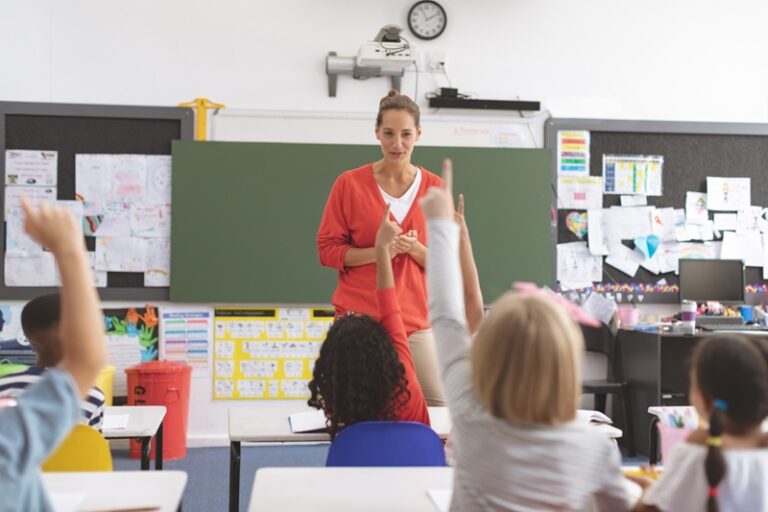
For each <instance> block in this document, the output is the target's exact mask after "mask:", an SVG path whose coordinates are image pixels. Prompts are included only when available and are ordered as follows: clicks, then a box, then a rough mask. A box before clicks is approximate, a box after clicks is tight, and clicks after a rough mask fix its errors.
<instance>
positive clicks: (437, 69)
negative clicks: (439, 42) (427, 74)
mask: <svg viewBox="0 0 768 512" xmlns="http://www.w3.org/2000/svg"><path fill="white" fill-rule="evenodd" d="M445 60H446V55H445V52H427V69H428V70H429V71H431V72H432V73H441V72H442V71H443V70H444V69H445Z"/></svg>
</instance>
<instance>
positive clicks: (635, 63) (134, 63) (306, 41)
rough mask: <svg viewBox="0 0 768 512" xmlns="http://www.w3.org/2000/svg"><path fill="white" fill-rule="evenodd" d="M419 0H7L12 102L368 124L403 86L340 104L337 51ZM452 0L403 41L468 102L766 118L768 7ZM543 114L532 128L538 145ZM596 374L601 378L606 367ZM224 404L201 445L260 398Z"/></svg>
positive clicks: (208, 411)
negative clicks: (438, 68) (187, 109)
mask: <svg viewBox="0 0 768 512" xmlns="http://www.w3.org/2000/svg"><path fill="white" fill-rule="evenodd" d="M414 2H415V0H390V1H388V2H374V1H371V0H362V1H358V2H349V1H348V0H321V1H318V0H282V1H281V2H268V1H266V0H227V1H223V2H215V1H213V0H164V1H162V2H157V1H151V0H134V1H131V2H104V1H99V0H67V1H57V0H24V1H19V0H0V66H1V67H0V69H2V72H0V100H4V101H41V102H66V103H105V104H129V105H130V104H134V105H175V104H177V103H179V102H182V101H188V100H191V99H193V98H195V97H201V96H202V97H208V98H210V99H212V100H214V101H217V102H222V103H225V104H226V105H227V107H228V112H231V113H232V116H231V117H229V119H228V121H229V125H228V126H229V128H232V127H234V132H235V133H236V134H237V135H233V134H232V132H230V134H229V136H226V137H218V138H219V139H222V138H227V139H233V138H238V136H239V137H240V138H239V139H238V140H253V139H252V138H251V137H250V135H251V134H253V133H255V132H254V130H256V128H254V127H258V119H261V118H264V117H266V118H269V117H270V116H269V115H268V114H264V113H263V111H284V112H293V113H301V112H311V113H312V116H319V117H320V118H325V117H326V116H325V115H324V114H323V113H329V115H330V117H333V116H334V115H336V116H338V115H340V113H353V114H355V113H356V114H357V119H358V120H360V119H367V116H370V115H371V114H372V111H373V110H374V108H375V106H376V103H377V101H378V99H379V98H380V97H381V96H382V95H383V94H385V93H386V91H387V90H388V89H389V80H388V79H385V78H372V79H370V80H365V81H356V80H353V79H352V78H351V77H340V79H339V84H338V97H336V98H329V97H328V95H327V80H326V75H325V64H324V62H325V61H324V59H325V55H326V54H327V52H328V51H336V52H338V53H339V54H340V55H344V56H351V55H354V54H355V53H356V52H357V49H358V48H359V46H360V44H361V42H362V41H364V40H366V39H370V38H372V37H373V36H374V35H375V34H376V32H377V31H378V29H379V28H380V27H381V26H382V25H384V24H387V23H397V24H401V25H403V26H404V25H405V17H406V14H407V11H408V9H409V7H410V6H411V5H412V4H413V3H414ZM440 2H441V3H442V4H443V5H444V6H445V7H446V9H447V12H448V28H447V30H446V32H445V33H444V34H443V35H442V36H441V37H440V38H439V39H437V40H435V41H432V42H421V41H418V40H415V38H413V37H412V36H410V34H409V33H408V32H407V30H406V33H405V35H406V37H411V39H412V40H413V41H414V42H415V44H416V45H417V49H418V50H420V51H421V52H422V55H423V54H424V53H426V52H443V53H445V55H446V57H447V59H446V61H447V65H446V70H447V75H448V77H450V84H451V85H453V86H454V87H458V88H459V89H460V90H461V91H462V92H466V93H473V94H476V95H477V96H479V97H482V98H487V99H514V98H516V97H519V98H521V99H525V100H538V101H541V102H542V104H543V107H544V108H545V109H548V110H549V112H550V113H551V114H552V115H553V116H555V117H591V118H620V119H658V120H702V121H734V122H736V121H744V122H747V121H750V122H768V67H766V65H765V63H764V62H765V59H764V50H765V48H766V47H768V44H766V43H768V32H766V31H765V30H764V26H763V24H764V21H763V20H765V19H768V3H765V2H762V1H761V0H734V1H733V2H730V3H723V2H714V1H712V0H703V1H702V0H697V1H694V0H675V1H673V2H670V1H668V0H648V1H646V2H642V3H630V2H616V1H615V0H591V1H590V2H570V1H567V0H473V1H471V2H470V1H467V0H440ZM425 64H426V62H424V61H423V60H422V62H421V66H420V68H421V69H422V70H423V69H425ZM416 77H417V74H416V73H415V72H414V71H409V72H408V73H407V75H406V77H405V78H404V80H403V91H404V92H406V93H408V94H414V92H415V89H416V86H417V84H416ZM447 85H449V81H448V79H447V78H446V76H444V75H443V74H439V73H437V74H436V73H428V72H420V73H418V90H419V93H420V94H419V98H418V101H419V103H420V104H421V105H422V106H423V107H426V105H427V102H426V100H425V99H424V97H423V94H424V93H425V92H426V91H432V90H434V89H435V88H436V87H439V86H447ZM238 111H242V112H244V114H243V116H244V117H243V118H242V119H240V120H238V119H237V118H236V116H237V112H238ZM248 111H258V112H256V113H255V114H254V113H253V112H250V113H249V112H248ZM425 114H426V116H427V119H428V120H429V117H428V116H433V118H439V117H441V116H461V115H468V116H471V117H473V118H476V117H477V116H486V115H487V116H488V118H489V119H490V118H493V117H494V116H496V117H497V118H498V116H500V115H501V116H502V117H509V116H515V115H516V113H514V112H511V113H503V114H498V113H496V114H492V113H478V112H477V111H469V112H461V111H458V112H455V111H451V112H447V111H445V110H443V111H441V112H430V110H429V109H426V110H425ZM299 115H300V114H299ZM361 116H362V117H361ZM276 117H280V115H278V116H276ZM352 117H354V116H352ZM249 118H250V119H251V120H252V119H253V118H257V120H256V121H255V122H253V123H252V122H251V121H249ZM542 119H543V118H537V119H536V120H530V121H528V122H529V123H530V124H531V125H532V126H533V131H532V132H531V133H532V134H533V135H532V137H531V139H535V140H536V145H541V123H542ZM435 120H436V119H435ZM497 120H498V119H497ZM240 121H242V122H245V123H251V124H248V125H247V126H245V125H243V126H240V125H238V124H237V123H238V122H240ZM503 122H509V121H503ZM254 123H255V124H254ZM214 124H215V123H214ZM220 128H221V133H223V132H224V125H223V124H221V125H220ZM238 130H239V131H238ZM454 133H455V132H454ZM304 142H311V140H306V141H304ZM369 142H373V141H372V140H371V141H369ZM161 305H162V304H161ZM589 366H590V368H588V370H587V372H586V373H587V376H589V375H590V374H591V373H592V372H594V371H597V372H598V373H599V372H600V371H601V367H600V365H599V364H597V363H594V364H593V363H590V365H589ZM595 368H597V370H595ZM211 396H212V392H211V384H210V379H194V380H193V384H192V403H191V409H190V426H189V435H190V445H195V446H196V445H208V444H211V443H212V442H220V443H225V442H226V425H227V423H226V410H227V409H228V408H229V407H248V406H252V405H253V403H254V402H227V401H221V402H213V401H212V399H211ZM297 405H299V404H297ZM262 406H263V407H269V403H262Z"/></svg>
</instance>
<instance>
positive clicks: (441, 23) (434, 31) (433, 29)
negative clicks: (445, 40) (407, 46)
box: [408, 0, 448, 39]
mask: <svg viewBox="0 0 768 512" xmlns="http://www.w3.org/2000/svg"><path fill="white" fill-rule="evenodd" d="M447 23H448V17H447V16H446V15H445V9H443V7H442V6H441V5H440V4H438V3H437V2H433V1H432V0H424V1H421V2H416V3H415V4H414V6H413V7H411V10H410V11H409V12H408V27H409V28H410V29H411V32H413V33H414V35H415V36H416V37H418V38H419V39H435V38H436V37H438V36H439V35H440V34H442V33H443V31H444V30H445V25H446V24H447Z"/></svg>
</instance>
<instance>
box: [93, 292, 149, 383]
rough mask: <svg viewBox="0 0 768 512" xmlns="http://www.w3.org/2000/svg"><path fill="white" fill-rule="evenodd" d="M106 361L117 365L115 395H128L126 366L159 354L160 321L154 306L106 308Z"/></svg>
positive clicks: (104, 311)
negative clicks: (158, 327)
mask: <svg viewBox="0 0 768 512" xmlns="http://www.w3.org/2000/svg"><path fill="white" fill-rule="evenodd" d="M103 313H104V328H105V330H106V331H107V354H108V355H107V362H108V363H109V364H111V365H112V366H114V367H115V389H114V394H115V396H124V395H125V394H126V391H127V388H126V384H127V381H126V377H125V369H126V368H128V367H130V366H133V365H136V364H139V363H142V362H146V361H154V360H155V359H157V355H158V333H157V326H158V324H159V323H160V320H159V319H158V317H157V311H156V310H155V308H154V306H147V307H146V308H127V309H125V308H116V309H105V310H103Z"/></svg>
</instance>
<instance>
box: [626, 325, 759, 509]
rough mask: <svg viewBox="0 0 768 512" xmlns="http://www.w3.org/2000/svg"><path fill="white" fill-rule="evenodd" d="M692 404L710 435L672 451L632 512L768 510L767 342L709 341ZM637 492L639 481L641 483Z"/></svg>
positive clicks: (699, 354) (698, 362) (694, 370)
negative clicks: (767, 429)
mask: <svg viewBox="0 0 768 512" xmlns="http://www.w3.org/2000/svg"><path fill="white" fill-rule="evenodd" d="M689 395H690V399H691V403H692V404H693V405H694V406H695V407H696V411H697V412H698V413H699V417H700V418H703V419H705V420H707V421H708V423H709V428H702V429H699V430H697V431H695V432H694V433H692V434H691V435H690V436H689V437H688V440H687V441H686V442H685V443H680V444H678V445H677V446H675V447H674V448H673V450H672V453H671V454H670V456H669V461H666V462H665V464H664V474H663V476H662V477H661V479H660V480H659V481H658V482H656V483H650V482H647V483H648V484H650V488H649V489H648V491H647V492H646V494H645V496H644V497H643V499H642V503H638V505H637V506H636V507H635V510H637V511H648V512H651V511H656V512H658V511H662V512H670V511H675V512H677V511H681V512H686V511H695V512H704V511H708V512H717V511H718V510H722V511H736V510H738V511H741V510H744V511H746V510H750V511H751V510H768V488H767V487H766V485H765V483H766V481H768V436H767V435H766V434H764V433H763V432H762V428H761V424H762V422H763V421H764V420H765V419H766V417H768V340H766V339H765V338H764V337H757V336H745V335H736V334H729V335H720V336H712V337H711V338H707V339H706V340H704V341H702V342H701V343H700V344H699V345H698V346H697V347H696V350H695V351H694V353H693V360H692V363H691V373H690V392H689ZM638 483H640V484H641V485H642V484H643V482H642V481H640V482H638Z"/></svg>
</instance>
